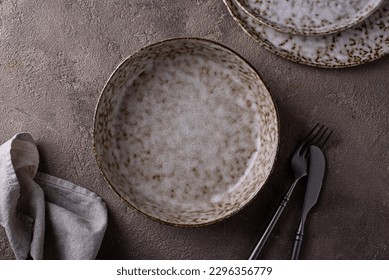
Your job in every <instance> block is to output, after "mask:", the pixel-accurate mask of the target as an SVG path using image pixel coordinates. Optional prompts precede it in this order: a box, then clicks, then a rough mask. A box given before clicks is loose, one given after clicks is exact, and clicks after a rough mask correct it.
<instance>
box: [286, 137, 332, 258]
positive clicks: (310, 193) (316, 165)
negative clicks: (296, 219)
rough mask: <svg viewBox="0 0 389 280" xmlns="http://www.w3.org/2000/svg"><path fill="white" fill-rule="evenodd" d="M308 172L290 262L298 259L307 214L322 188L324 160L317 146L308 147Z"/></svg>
mask: <svg viewBox="0 0 389 280" xmlns="http://www.w3.org/2000/svg"><path fill="white" fill-rule="evenodd" d="M309 157H310V160H309V170H308V181H307V187H306V190H305V197H304V204H303V209H302V213H301V219H300V224H299V227H298V230H297V233H296V237H295V242H294V246H293V251H292V256H291V259H292V260H297V259H298V258H299V254H300V250H301V245H302V243H303V237H304V226H305V221H306V219H307V216H308V213H309V212H310V211H311V209H312V208H313V207H314V206H315V205H316V203H317V201H318V199H319V195H320V191H321V189H322V186H323V179H324V173H325V167H326V160H325V157H324V154H323V152H322V151H321V149H320V148H318V147H317V146H314V145H312V146H310V147H309Z"/></svg>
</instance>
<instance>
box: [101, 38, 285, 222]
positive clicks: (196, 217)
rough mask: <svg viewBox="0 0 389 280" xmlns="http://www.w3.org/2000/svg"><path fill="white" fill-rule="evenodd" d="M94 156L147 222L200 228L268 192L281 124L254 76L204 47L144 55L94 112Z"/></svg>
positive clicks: (220, 51)
mask: <svg viewBox="0 0 389 280" xmlns="http://www.w3.org/2000/svg"><path fill="white" fill-rule="evenodd" d="M94 140H95V151H96V156H97V160H98V162H99V165H100V168H101V170H102V172H103V174H104V176H105V177H106V179H107V180H108V182H109V183H110V185H111V186H112V187H113V189H114V190H115V191H116V192H117V193H118V194H119V196H120V197H122V198H123V199H124V200H125V201H126V202H127V203H128V204H130V205H131V206H133V207H134V208H136V209H138V210H140V211H141V212H143V213H145V214H146V215H148V216H149V217H152V218H154V219H157V220H160V221H163V222H167V223H170V224H175V225H200V224H207V223H211V222H214V221H217V220H220V219H222V218H224V217H226V216H229V215H231V214H233V213H234V212H236V211H238V210H239V209H240V208H241V207H242V206H244V205H245V204H246V203H247V202H249V201H250V200H251V199H252V198H253V197H254V195H255V194H256V193H257V192H258V191H259V190H260V188H261V187H262V186H263V184H264V182H265V180H266V178H267V177H268V175H269V173H270V171H271V168H272V166H273V163H274V159H275V156H276V150H277V144H278V121H277V114H276V111H275V107H274V104H273V101H272V98H271V96H270V94H269V92H268V91H267V89H266V88H265V86H264V84H263V83H262V82H261V80H260V78H259V76H258V74H257V73H256V72H255V70H254V69H253V68H251V67H250V66H249V65H248V64H247V63H245V61H244V60H243V59H241V58H240V57H239V56H238V55H236V54H235V53H233V52H232V51H230V50H227V49H226V48H224V47H222V46H220V45H218V44H215V43H212V42H210V41H205V40H199V39H176V40H168V41H163V42H160V43H157V44H154V45H151V46H148V47H146V48H144V49H142V50H140V51H139V52H137V53H136V54H134V55H133V56H131V57H130V58H128V59H127V60H125V61H124V62H123V63H122V64H121V65H120V66H119V67H118V69H117V70H116V71H115V72H114V74H113V75H112V76H111V78H110V80H109V81H108V83H107V85H106V87H105V88H104V90H103V92H102V95H101V97H100V101H99V104H98V106H97V108H96V114H95V125H94Z"/></svg>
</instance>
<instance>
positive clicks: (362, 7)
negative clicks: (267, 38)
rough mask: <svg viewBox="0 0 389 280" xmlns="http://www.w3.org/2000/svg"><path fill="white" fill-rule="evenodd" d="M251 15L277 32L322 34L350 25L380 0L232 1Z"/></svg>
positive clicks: (376, 6) (360, 18)
mask: <svg viewBox="0 0 389 280" xmlns="http://www.w3.org/2000/svg"><path fill="white" fill-rule="evenodd" d="M236 1H237V3H238V4H239V5H240V6H241V7H242V8H243V9H244V10H245V11H246V12H247V13H248V14H249V15H251V16H252V17H254V18H255V19H257V20H259V21H260V22H261V23H263V24H266V25H268V26H270V27H272V28H274V29H276V30H278V31H281V32H285V33H291V34H299V35H324V34H330V33H335V32H338V31H340V30H343V29H346V28H348V27H350V26H353V25H355V24H357V23H359V22H361V21H363V20H364V19H366V18H367V17H368V16H369V15H370V14H371V13H373V12H374V11H375V10H376V9H377V8H378V7H379V6H380V5H381V3H382V2H383V0H339V1H336V0H288V1H285V0H281V1H280V0H236Z"/></svg>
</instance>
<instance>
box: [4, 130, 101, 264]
mask: <svg viewBox="0 0 389 280" xmlns="http://www.w3.org/2000/svg"><path fill="white" fill-rule="evenodd" d="M38 164H39V154H38V149H37V147H36V145H35V144H34V141H33V139H32V137H31V135H29V134H27V133H21V134H17V135H15V136H14V137H13V138H12V139H10V140H9V141H7V142H5V143H4V144H3V145H1V146H0V224H1V225H2V226H3V227H4V228H5V232H6V234H7V237H8V240H9V243H10V245H11V248H12V250H13V251H14V253H15V256H16V259H28V258H32V259H36V260H38V259H72V260H76V259H94V258H96V255H97V253H98V251H99V248H100V245H101V242H102V239H103V236H104V233H105V229H106V227H107V208H106V205H105V203H104V202H103V200H102V199H101V198H100V197H99V196H97V195H96V194H95V193H93V192H91V191H89V190H87V189H85V188H82V187H79V186H77V185H75V184H73V183H70V182H67V181H64V180H62V179H59V178H56V177H54V176H51V175H47V174H44V173H41V172H38V171H37V170H38Z"/></svg>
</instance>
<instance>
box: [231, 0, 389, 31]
mask: <svg viewBox="0 0 389 280" xmlns="http://www.w3.org/2000/svg"><path fill="white" fill-rule="evenodd" d="M234 1H235V2H236V3H237V4H238V5H239V7H240V8H241V9H243V10H244V11H245V12H246V14H247V15H249V16H250V17H252V18H253V19H254V20H256V21H258V22H260V23H261V24H264V25H266V26H268V27H270V28H273V29H275V30H277V31H279V32H283V33H287V34H293V35H303V36H320V35H329V34H333V33H337V32H340V31H343V30H345V29H348V28H350V27H352V26H354V25H357V24H359V23H361V22H363V21H364V20H366V19H367V18H368V17H369V16H370V15H372V14H373V13H374V12H375V11H376V10H378V9H379V8H380V7H381V5H383V3H384V2H385V0H371V1H372V2H373V1H376V2H377V3H376V4H375V5H374V6H373V7H372V8H371V9H370V10H368V11H367V12H366V13H363V14H362V16H360V17H356V18H357V20H354V21H349V22H347V21H346V22H345V23H344V24H343V25H340V26H339V27H337V28H332V29H328V30H324V31H316V30H315V29H311V30H306V29H302V30H298V29H297V28H292V27H289V26H286V25H284V26H282V25H281V24H277V23H276V22H274V21H271V20H269V19H267V18H265V17H263V16H260V15H257V14H255V13H254V11H253V10H252V9H249V8H248V7H247V6H245V5H244V4H243V3H242V2H243V1H245V0H234ZM248 1H250V0H248Z"/></svg>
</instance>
